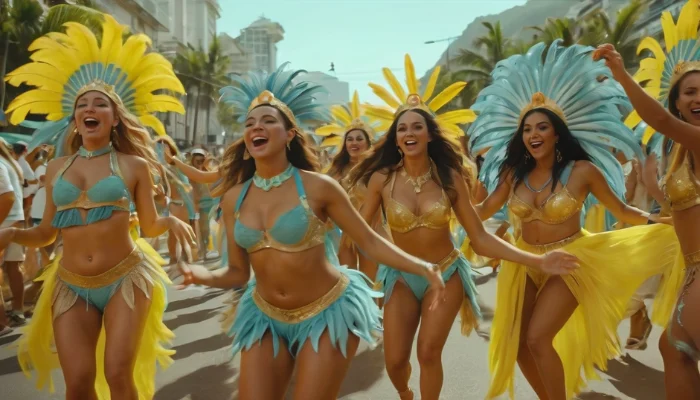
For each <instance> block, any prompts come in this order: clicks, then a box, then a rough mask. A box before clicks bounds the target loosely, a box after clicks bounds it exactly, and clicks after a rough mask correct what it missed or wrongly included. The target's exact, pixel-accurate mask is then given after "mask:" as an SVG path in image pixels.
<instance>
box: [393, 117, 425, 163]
mask: <svg viewBox="0 0 700 400" xmlns="http://www.w3.org/2000/svg"><path fill="white" fill-rule="evenodd" d="M430 141H431V138H430V133H429V132H428V125H427V124H426V122H425V118H424V117H423V116H422V115H420V114H418V113H416V112H413V111H406V112H405V113H403V115H401V116H400V117H399V120H398V124H397V125H396V144H397V145H398V146H399V148H400V149H401V151H402V152H403V154H404V156H406V157H411V156H417V155H420V154H422V153H424V152H427V151H428V143H430Z"/></svg>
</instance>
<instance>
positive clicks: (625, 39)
mask: <svg viewBox="0 0 700 400" xmlns="http://www.w3.org/2000/svg"><path fill="white" fill-rule="evenodd" d="M647 6H648V0H631V1H630V2H629V3H628V4H627V5H626V6H625V7H623V8H622V9H621V10H620V11H618V13H617V16H616V17H615V20H614V21H613V20H611V19H610V18H609V17H608V14H607V13H605V11H603V10H597V11H596V12H595V13H594V14H593V15H592V16H591V17H590V22H589V23H590V26H591V30H592V31H593V32H596V33H598V35H599V37H597V38H595V41H594V42H589V43H583V44H587V45H591V46H596V45H598V44H600V43H606V42H607V43H610V44H612V45H613V46H615V49H616V50H617V51H618V52H619V53H620V55H621V56H622V59H623V60H625V65H628V66H636V65H639V58H638V57H637V46H638V45H639V42H640V41H641V37H639V36H636V37H635V35H634V34H635V30H636V28H637V23H638V22H639V19H640V18H641V16H642V14H644V11H646V8H647Z"/></svg>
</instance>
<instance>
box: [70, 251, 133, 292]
mask: <svg viewBox="0 0 700 400" xmlns="http://www.w3.org/2000/svg"><path fill="white" fill-rule="evenodd" d="M142 260H143V255H142V254H141V251H139V249H138V248H135V249H134V250H133V251H132V252H131V253H130V254H129V255H128V256H126V258H125V259H123V260H122V261H120V262H119V263H118V264H117V265H115V266H114V267H112V268H110V269H109V270H107V271H105V272H103V273H101V274H99V275H94V276H84V275H78V274H76V273H75V272H71V271H68V270H67V269H65V268H63V265H60V266H59V268H58V277H59V278H61V280H62V281H64V282H65V283H67V284H69V285H74V286H78V287H81V288H85V289H99V288H101V287H105V286H107V285H110V284H112V283H114V282H115V281H117V280H118V279H120V278H123V277H124V276H126V274H128V273H129V271H131V270H132V269H133V268H134V266H136V265H137V264H138V263H140V262H141V261H142ZM62 263H63V262H62V261H61V264H62Z"/></svg>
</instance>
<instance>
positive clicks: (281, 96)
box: [183, 64, 444, 400]
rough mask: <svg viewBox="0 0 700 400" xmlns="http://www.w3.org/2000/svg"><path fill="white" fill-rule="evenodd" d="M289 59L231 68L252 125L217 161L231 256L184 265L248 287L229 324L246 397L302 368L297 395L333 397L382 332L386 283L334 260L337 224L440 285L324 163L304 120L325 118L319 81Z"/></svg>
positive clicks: (279, 387) (226, 97)
mask: <svg viewBox="0 0 700 400" xmlns="http://www.w3.org/2000/svg"><path fill="white" fill-rule="evenodd" d="M285 66H286V64H285V65H282V66H281V67H280V68H279V69H278V70H277V71H275V72H273V73H272V74H271V75H269V76H267V75H258V73H255V74H254V73H251V74H250V75H251V76H249V77H234V79H236V80H237V86H230V87H226V88H224V89H222V90H221V94H222V97H221V98H222V101H223V102H224V103H226V104H228V105H229V106H231V107H232V108H233V109H234V110H235V111H236V112H239V113H240V112H241V111H243V112H244V113H242V115H241V117H242V120H243V122H244V126H245V131H244V134H243V138H242V139H241V140H239V141H238V142H236V143H234V144H232V145H231V146H230V147H229V148H228V149H227V150H226V152H225V154H224V158H223V163H222V166H221V169H220V170H219V173H220V175H221V177H222V179H223V182H222V183H221V185H220V189H219V190H220V191H221V192H223V197H222V201H221V205H222V209H223V221H224V226H225V228H226V239H227V246H228V266H227V267H226V268H222V269H220V270H217V271H209V270H207V269H206V268H204V267H202V266H195V265H193V266H191V269H184V270H183V275H184V277H185V284H203V285H207V286H213V287H220V288H240V290H238V291H237V292H236V293H237V299H236V301H235V302H234V306H233V308H232V310H231V311H230V312H229V318H227V322H226V323H225V324H226V325H227V329H228V333H229V335H230V336H231V337H232V338H233V351H234V354H235V353H237V352H238V351H241V368H240V371H241V375H240V377H239V388H238V396H239V398H240V399H241V400H249V399H255V400H257V399H281V398H283V397H284V395H285V393H286V391H287V386H288V385H289V381H290V378H291V376H292V372H293V371H294V370H295V369H296V385H295V388H294V394H293V397H294V398H295V399H332V398H333V399H334V398H336V397H337V395H338V391H339V390H340V385H341V383H342V381H343V378H344V376H345V373H346V372H347V370H348V367H349V365H350V361H351V360H352V358H353V356H354V355H355V352H356V350H357V347H358V344H359V340H360V338H361V339H364V340H365V341H367V342H369V343H370V344H372V343H374V338H375V335H376V334H377V333H378V331H379V330H380V329H381V327H380V322H379V309H378V308H377V305H376V304H375V302H374V298H377V297H380V296H381V294H380V293H378V292H374V291H373V290H372V289H371V287H370V286H369V285H368V279H367V277H366V276H365V275H363V274H362V273H361V272H359V271H356V270H352V269H348V268H345V267H341V266H340V265H339V264H338V261H337V257H336V255H335V253H334V249H332V248H331V246H329V240H328V237H327V233H328V232H329V225H330V224H331V223H335V224H337V225H338V226H339V227H340V228H341V229H342V230H343V231H344V232H345V233H347V234H348V235H349V236H350V237H351V238H352V239H353V240H354V241H355V243H357V245H358V246H360V247H362V249H363V250H364V251H365V252H366V253H367V254H368V255H369V256H371V257H373V258H375V259H377V260H379V261H381V262H385V263H389V264H391V265H395V266H396V267H397V268H400V269H401V270H403V271H407V272H410V273H414V274H418V275H421V276H424V277H425V278H426V279H427V280H428V281H429V282H430V287H431V288H432V289H433V290H434V291H435V292H436V293H437V294H438V298H436V299H435V302H433V304H431V306H432V307H436V306H437V303H438V302H439V299H440V298H441V296H442V293H443V291H444V283H443V281H442V278H441V276H440V274H439V272H438V270H437V269H436V266H435V265H434V264H432V263H429V262H425V261H422V260H420V259H419V258H417V257H413V256H409V255H408V254H406V253H404V252H403V251H401V250H399V249H398V248H397V247H396V246H394V245H392V244H390V243H388V242H387V241H385V240H384V239H382V238H381V237H379V236H378V235H377V234H376V233H374V232H373V231H372V230H371V229H370V227H369V226H368V225H367V224H366V223H365V222H364V221H363V220H362V218H361V217H360V215H359V214H358V213H357V211H356V210H355V209H354V208H353V207H352V204H351V203H350V200H349V199H348V196H347V194H346V193H345V191H344V190H343V188H342V187H341V186H340V185H339V184H338V183H337V182H336V181H335V180H333V179H331V178H330V177H328V176H326V175H324V174H320V173H318V172H317V171H318V169H319V166H318V161H317V159H316V157H315V155H314V153H313V151H312V149H311V147H310V145H309V144H307V142H306V139H305V138H304V136H303V134H302V133H301V128H300V123H305V122H309V121H312V120H321V119H322V118H323V117H324V116H323V115H322V113H321V112H320V109H319V107H320V106H319V104H318V103H316V102H315V101H314V99H313V97H312V96H314V95H315V94H316V93H317V92H319V91H321V90H322V88H321V87H320V86H317V85H313V84H309V83H307V82H301V83H296V84H295V83H294V82H296V79H298V77H299V74H300V72H299V71H296V72H285V71H284V70H283V68H284V67H285ZM303 88H305V90H302V89H303ZM251 268H252V270H253V271H254V273H255V279H254V280H252V281H250V278H251V275H252V274H251ZM249 281H250V282H249Z"/></svg>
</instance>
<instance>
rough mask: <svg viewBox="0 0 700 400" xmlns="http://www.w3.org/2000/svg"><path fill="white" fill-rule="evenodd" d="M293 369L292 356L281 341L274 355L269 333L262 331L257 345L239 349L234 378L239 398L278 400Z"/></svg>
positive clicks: (244, 399) (282, 395) (241, 399)
mask: <svg viewBox="0 0 700 400" xmlns="http://www.w3.org/2000/svg"><path fill="white" fill-rule="evenodd" d="M293 370H294V359H293V358H292V356H291V354H290V353H289V350H288V349H287V346H286V345H285V344H284V343H282V342H281V339H280V346H279V351H278V353H277V357H275V356H274V349H273V346H272V335H271V334H270V332H267V333H265V335H264V336H263V338H262V340H261V341H260V344H259V345H253V346H251V348H250V350H244V351H242V352H241V368H240V374H239V377H238V398H239V399H240V400H281V399H282V398H283V397H284V394H285V393H286V391H287V386H288V385H289V380H290V379H291V377H292V371H293Z"/></svg>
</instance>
